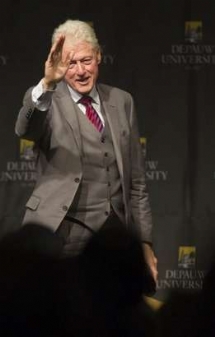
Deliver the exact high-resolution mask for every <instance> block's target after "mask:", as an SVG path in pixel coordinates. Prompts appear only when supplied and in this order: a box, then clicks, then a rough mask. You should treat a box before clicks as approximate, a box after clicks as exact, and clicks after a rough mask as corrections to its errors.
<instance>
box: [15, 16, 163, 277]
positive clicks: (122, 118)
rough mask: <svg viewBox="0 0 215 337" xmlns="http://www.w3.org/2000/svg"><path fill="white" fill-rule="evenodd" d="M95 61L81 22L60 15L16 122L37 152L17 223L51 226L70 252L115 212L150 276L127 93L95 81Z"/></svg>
mask: <svg viewBox="0 0 215 337" xmlns="http://www.w3.org/2000/svg"><path fill="white" fill-rule="evenodd" d="M100 62H101V50H100V46H99V43H98V40H97V37H96V34H95V32H94V30H93V28H92V27H91V26H90V25H89V24H88V23H85V22H82V21H79V20H67V21H66V22H64V23H63V24H61V25H60V26H59V27H57V28H56V29H55V31H54V33H53V37H52V47H51V50H50V53H49V55H48V58H47V60H46V62H45V70H44V77H43V79H42V80H41V81H40V82H39V83H38V84H37V85H36V86H35V87H33V88H30V89H29V90H28V91H27V92H26V94H25V96H24V100H23V106H22V108H21V110H20V112H19V115H18V118H17V121H16V127H15V130H16V134H17V135H18V136H19V137H23V138H26V139H29V140H33V141H34V142H35V148H36V150H37V151H38V152H37V155H38V158H37V160H38V161H37V164H38V165H37V167H38V179H37V183H36V186H35V188H34V191H33V193H32V195H31V197H30V199H29V200H28V202H27V204H26V213H25V217H24V221H23V223H24V224H26V223H29V222H30V223H38V224H40V225H41V224H42V225H44V226H47V227H50V228H51V229H52V230H54V231H55V232H56V233H57V234H58V235H60V236H61V237H62V238H63V239H64V253H65V254H66V253H67V254H76V253H77V252H78V253H79V252H80V251H81V250H82V249H83V247H84V246H85V244H86V242H87V241H88V240H89V238H90V237H91V236H92V235H93V233H95V232H97V231H98V230H100V229H101V228H102V227H103V226H104V224H105V223H107V221H106V220H107V219H108V218H109V217H113V219H114V217H116V216H117V217H118V218H119V219H120V220H121V223H122V224H124V225H125V226H126V227H127V228H128V229H129V230H130V231H132V232H133V233H135V234H137V235H139V236H140V238H141V240H142V242H143V249H144V252H145V257H146V259H147V262H148V265H149V267H150V269H151V271H152V274H153V276H154V279H155V280H156V279H157V259H156V257H155V255H154V253H153V249H152V244H151V243H152V219H151V211H150V206H149V201H148V193H147V190H146V183H145V177H144V165H143V164H144V163H143V155H142V149H141V145H140V142H139V133H138V127H137V120H136V114H135V107H134V102H133V98H132V96H131V95H130V94H129V93H128V92H125V91H122V90H120V89H118V88H115V87H111V86H107V85H104V84H100V83H97V78H98V69H99V64H100ZM86 96H87V98H86ZM82 97H84V100H85V101H86V100H87V103H86V102H85V101H84V100H83V98H82ZM89 97H90V98H89ZM89 115H90V116H89ZM87 117H88V118H87ZM113 240H114V238H113Z"/></svg>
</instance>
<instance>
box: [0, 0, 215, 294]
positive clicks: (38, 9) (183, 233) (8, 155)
mask: <svg viewBox="0 0 215 337" xmlns="http://www.w3.org/2000/svg"><path fill="white" fill-rule="evenodd" d="M0 17H1V20H0V81H1V85H0V131H1V132H0V153H1V157H0V198H1V199H0V200H1V203H0V220H1V222H0V236H1V235H4V234H5V233H6V232H8V231H10V230H13V229H15V228H18V227H19V226H20V223H21V218H22V215H23V210H24V204H25V202H26V200H27V199H28V196H29V194H30V193H31V190H32V188H33V184H34V182H35V171H34V170H35V167H34V158H33V157H32V152H31V150H32V144H31V143H28V142H25V141H22V140H20V139H18V138H17V137H16V136H15V134H14V124H15V120H16V116H17V113H18V111H19V109H20V107H21V104H22V97H23V94H24V92H25V90H26V89H27V88H28V87H29V86H31V85H34V84H36V83H37V82H38V81H39V80H40V79H41V77H42V76H43V67H44V62H45V59H46V56H47V53H48V50H49V48H50V41H51V35H52V32H53V29H54V28H55V27H56V26H58V25H59V24H60V23H62V22H64V21H65V20H66V19H67V18H73V19H81V20H86V21H90V22H92V23H93V25H94V27H95V29H96V32H97V35H98V38H99V41H100V44H101V45H102V47H103V60H102V65H101V73H100V80H101V81H103V82H105V83H108V84H111V85H114V86H118V87H121V88H122V89H125V90H128V91H130V92H131V93H132V95H133V96H134V98H135V101H136V107H137V113H138V121H139V126H140V132H141V142H142V144H143V151H144V153H145V154H146V168H147V172H146V175H147V181H148V188H149V193H150V201H151V206H152V212H153V219H154V249H155V251H156V254H157V257H158V260H159V283H158V292H157V294H156V295H155V297H157V298H158V299H164V298H165V296H166V294H167V293H168V291H169V290H170V289H174V288H179V289H180V288H184V289H190V290H191V291H192V290H195V289H200V288H201V286H202V280H203V277H204V274H205V272H206V271H207V268H208V266H209V264H210V262H211V259H212V258H213V255H214V236H215V156H214V149H215V136H214V133H215V121H214V119H215V113H214V108H215V93H214V83H215V80H214V78H215V33H214V32H215V3H214V2H213V1H210V2H209V1H205V0H202V1H200V0H199V1H198V0H195V1H189V0H165V1H163V2H161V1H159V0H148V1H142V2H141V3H140V1H139V0H131V1H126V0H124V1H122V0H103V1H96V0H94V1H93V0H88V1H87V0H59V1H48V0H43V1H34V0H31V1H29V0H7V1H5V0H2V1H1V4H0ZM186 23H187V24H186ZM188 27H190V29H189V28H188Z"/></svg>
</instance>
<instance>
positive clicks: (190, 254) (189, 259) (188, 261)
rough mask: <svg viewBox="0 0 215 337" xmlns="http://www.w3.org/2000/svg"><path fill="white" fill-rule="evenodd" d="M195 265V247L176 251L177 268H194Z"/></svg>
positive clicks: (180, 248) (185, 247) (182, 247)
mask: <svg viewBox="0 0 215 337" xmlns="http://www.w3.org/2000/svg"><path fill="white" fill-rule="evenodd" d="M195 264H196V247H194V246H181V247H179V250H178V266H179V267H181V268H186V269H187V268H194V267H195Z"/></svg>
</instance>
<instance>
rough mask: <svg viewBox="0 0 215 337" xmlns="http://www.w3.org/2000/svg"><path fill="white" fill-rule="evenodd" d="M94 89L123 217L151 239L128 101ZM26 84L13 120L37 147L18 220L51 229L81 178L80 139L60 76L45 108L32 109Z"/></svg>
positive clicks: (138, 148) (126, 96)
mask: <svg viewBox="0 0 215 337" xmlns="http://www.w3.org/2000/svg"><path fill="white" fill-rule="evenodd" d="M97 90H98V92H99V96H100V99H101V102H102V104H103V108H104V109H105V113H106V116H107V120H108V123H109V125H110V130H111V134H112V138H113V144H114V149H115V153H116V159H117V164H118V168H119V173H120V177H121V182H122V189H123V199H124V206H125V213H126V222H127V224H128V225H129V224H131V219H133V226H134V224H135V227H136V228H137V229H138V230H140V231H141V235H142V239H143V240H144V241H146V242H151V239H152V238H151V234H152V218H151V211H150V206H149V201H148V193H147V189H146V183H145V177H144V163H143V154H142V149H141V145H140V141H139V132H138V126H137V120H136V113H135V108H134V102H133V99H132V97H131V95H130V94H129V93H127V92H125V91H123V90H120V89H118V88H114V87H110V86H107V85H104V84H98V85H97ZM31 92H32V88H30V89H29V90H28V91H27V92H26V94H25V97H24V101H23V107H22V108H21V110H20V112H19V115H18V118H17V121H16V126H15V131H16V134H17V135H18V136H19V137H22V138H26V139H29V140H33V141H34V142H35V145H36V149H37V151H38V165H37V167H38V179H37V183H36V185H35V188H34V191H33V193H32V196H31V197H30V199H29V201H28V202H27V204H26V213H25V217H24V222H34V223H39V224H44V225H46V226H48V227H51V228H52V229H53V230H56V229H57V228H58V226H59V224H60V223H61V221H62V219H63V218H64V216H65V215H66V213H67V211H68V209H69V207H70V205H71V203H72V201H73V199H74V196H75V194H76V191H77V189H78V186H79V184H80V181H81V179H82V163H81V158H82V139H81V135H80V130H79V123H78V118H77V113H78V107H77V106H76V104H75V103H74V102H73V100H72V98H71V96H70V93H69V90H68V88H67V85H66V84H65V82H64V81H62V82H60V83H59V84H58V85H57V89H56V91H55V92H54V93H53V96H52V105H51V107H50V109H49V110H48V111H40V110H38V109H36V107H35V105H34V103H33V102H32V99H31Z"/></svg>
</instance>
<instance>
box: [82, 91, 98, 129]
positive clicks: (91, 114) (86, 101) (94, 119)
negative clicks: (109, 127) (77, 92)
mask: <svg viewBox="0 0 215 337" xmlns="http://www.w3.org/2000/svg"><path fill="white" fill-rule="evenodd" d="M79 102H80V103H82V104H83V105H85V107H86V116H87V117H88V118H89V120H90V121H91V123H93V125H94V126H95V127H96V128H97V130H98V131H99V132H102V130H103V124H102V121H101V119H100V117H99V115H98V113H97V112H96V110H95V109H94V107H93V106H92V98H91V97H90V96H83V97H81V99H80V101H79Z"/></svg>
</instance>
